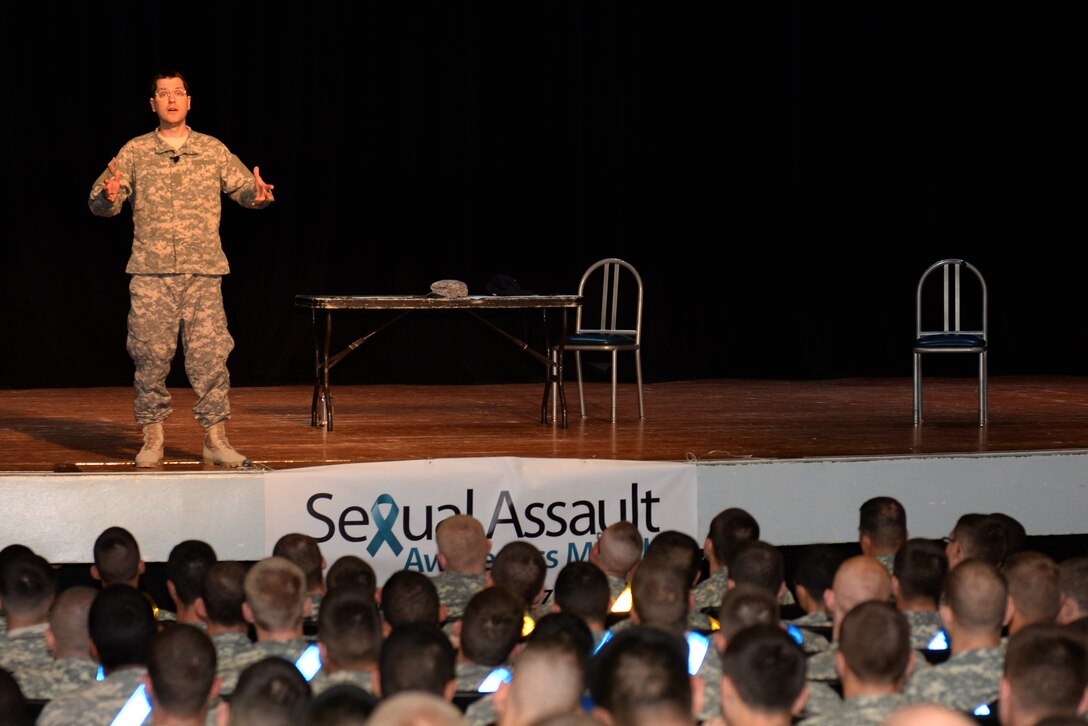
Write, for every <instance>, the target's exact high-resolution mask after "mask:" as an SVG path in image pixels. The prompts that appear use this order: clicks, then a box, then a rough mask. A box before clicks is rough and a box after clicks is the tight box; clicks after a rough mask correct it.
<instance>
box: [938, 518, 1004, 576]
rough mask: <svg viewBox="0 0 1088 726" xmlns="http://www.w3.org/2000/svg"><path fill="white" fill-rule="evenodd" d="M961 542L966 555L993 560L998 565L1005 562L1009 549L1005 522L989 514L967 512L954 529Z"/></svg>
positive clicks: (988, 560)
mask: <svg viewBox="0 0 1088 726" xmlns="http://www.w3.org/2000/svg"><path fill="white" fill-rule="evenodd" d="M952 532H953V534H954V535H955V537H956V539H957V540H958V541H959V543H960V548H961V549H962V550H963V554H964V557H971V558H975V559H980V560H986V561H987V562H991V563H993V564H994V565H996V566H997V567H1001V566H1002V565H1004V564H1005V557H1006V555H1007V554H1008V551H1009V544H1008V535H1007V534H1006V530H1005V524H1004V523H1003V522H1002V521H1001V520H1000V519H998V518H997V517H994V516H991V515H989V514H978V513H970V514H965V515H963V516H962V517H960V518H959V520H957V521H956V526H955V528H954V529H953V530H952Z"/></svg>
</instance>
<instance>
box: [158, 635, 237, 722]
mask: <svg viewBox="0 0 1088 726" xmlns="http://www.w3.org/2000/svg"><path fill="white" fill-rule="evenodd" d="M215 668H216V659H215V647H214V646H213V645H212V641H211V640H210V639H209V638H208V636H207V635H205V634H204V633H203V631H201V630H199V629H197V628H193V627H188V626H185V625H180V624H179V625H171V626H168V627H167V628H166V629H165V630H163V631H162V632H161V633H159V634H158V635H156V636H155V639H154V641H153V642H152V643H151V651H150V654H149V657H148V663H147V677H146V681H145V682H146V683H147V684H148V697H149V699H150V701H151V708H152V713H153V716H152V718H153V719H154V721H155V722H157V723H196V724H203V723H204V720H205V717H206V713H207V709H208V702H209V701H210V700H211V699H213V698H215V697H216V696H217V695H218V692H219V680H218V678H217V677H216V675H215Z"/></svg>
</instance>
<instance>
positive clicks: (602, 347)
mask: <svg viewBox="0 0 1088 726" xmlns="http://www.w3.org/2000/svg"><path fill="white" fill-rule="evenodd" d="M597 274H599V275H600V277H601V282H600V287H599V288H594V287H587V285H588V284H589V283H590V282H591V278H593V277H594V276H595V275H597ZM621 283H623V284H624V294H622V295H621V291H620V287H621ZM631 285H633V287H630V288H629V287H628V286H631ZM597 289H599V291H600V293H599V294H600V306H601V314H600V318H599V319H597V318H596V317H594V315H593V313H591V312H590V310H595V307H593V306H595V304H596V302H597V292H596V290H597ZM578 294H579V295H581V296H582V297H583V298H585V300H586V302H587V303H588V305H589V306H591V307H589V308H588V309H587V305H585V304H584V305H583V306H582V307H580V308H578V314H577V316H576V320H575V327H574V332H573V333H572V334H570V335H568V336H567V337H566V338H565V340H564V344H563V347H564V349H565V350H568V351H574V363H575V368H576V369H577V371H578V402H579V404H580V405H581V410H582V416H583V417H584V416H585V415H586V399H585V392H584V390H583V386H582V352H583V351H585V352H602V353H611V354H612V423H615V422H616V368H617V356H618V354H619V353H620V352H621V351H631V352H633V353H634V354H635V375H636V377H637V379H638V417H639V418H646V414H645V411H644V408H643V405H642V354H641V346H642V278H641V277H640V276H639V274H638V271H637V270H635V268H634V267H632V266H631V265H630V264H629V263H627V262H624V261H623V260H620V259H617V258H615V257H609V258H607V259H604V260H600V261H599V262H596V263H594V264H593V265H591V266H590V268H589V269H588V270H586V272H585V274H584V275H582V281H581V282H580V283H578ZM632 304H634V307H633V309H634V317H633V318H632V317H631V314H630V313H631V309H632ZM621 308H623V311H624V314H621V312H620V309H621ZM591 318H592V319H591ZM593 324H596V325H597V327H590V326H592V325H593ZM621 325H628V326H630V327H620V326H621ZM559 370H560V375H562V367H560V369H559Z"/></svg>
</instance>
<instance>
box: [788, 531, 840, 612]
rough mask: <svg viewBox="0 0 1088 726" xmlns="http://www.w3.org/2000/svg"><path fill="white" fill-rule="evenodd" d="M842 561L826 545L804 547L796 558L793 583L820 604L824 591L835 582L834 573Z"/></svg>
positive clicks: (834, 551)
mask: <svg viewBox="0 0 1088 726" xmlns="http://www.w3.org/2000/svg"><path fill="white" fill-rule="evenodd" d="M842 559H843V557H842V555H841V554H839V552H837V551H836V550H835V548H834V547H830V546H828V545H811V546H808V547H805V548H804V549H802V551H801V555H800V557H798V558H797V569H796V570H794V573H793V582H794V584H795V585H802V586H804V588H805V590H807V591H808V594H809V595H811V596H812V597H813V598H815V599H816V600H817V601H819V602H822V601H823V596H824V591H825V590H827V589H828V588H830V587H831V585H832V584H833V583H834V581H835V571H836V570H838V569H839V564H841V562H842Z"/></svg>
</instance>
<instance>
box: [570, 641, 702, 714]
mask: <svg viewBox="0 0 1088 726" xmlns="http://www.w3.org/2000/svg"><path fill="white" fill-rule="evenodd" d="M587 680H588V685H589V692H590V695H592V696H593V700H594V701H596V702H597V703H598V704H599V705H600V706H602V707H604V708H606V709H608V710H609V711H610V712H611V713H612V715H613V717H614V718H615V720H616V721H617V722H625V723H626V722H630V721H631V720H632V719H631V716H633V715H634V714H637V713H638V712H639V711H640V710H641V709H643V708H654V707H659V706H666V707H672V708H674V709H678V710H679V711H680V712H681V713H684V714H687V717H688V718H691V715H692V714H691V708H692V703H691V678H690V677H689V676H688V648H687V644H686V643H685V642H684V640H683V639H682V638H679V637H677V636H675V635H671V634H669V633H667V632H665V631H663V630H658V629H657V628H653V627H648V626H645V625H636V626H634V627H631V628H627V629H625V630H622V631H619V632H618V633H616V635H615V636H614V637H613V638H612V639H611V640H610V641H608V642H607V643H606V644H605V645H604V647H602V648H601V650H600V651H599V652H598V653H597V655H596V656H594V657H593V658H592V659H591V660H590V669H589V673H588V678H587Z"/></svg>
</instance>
